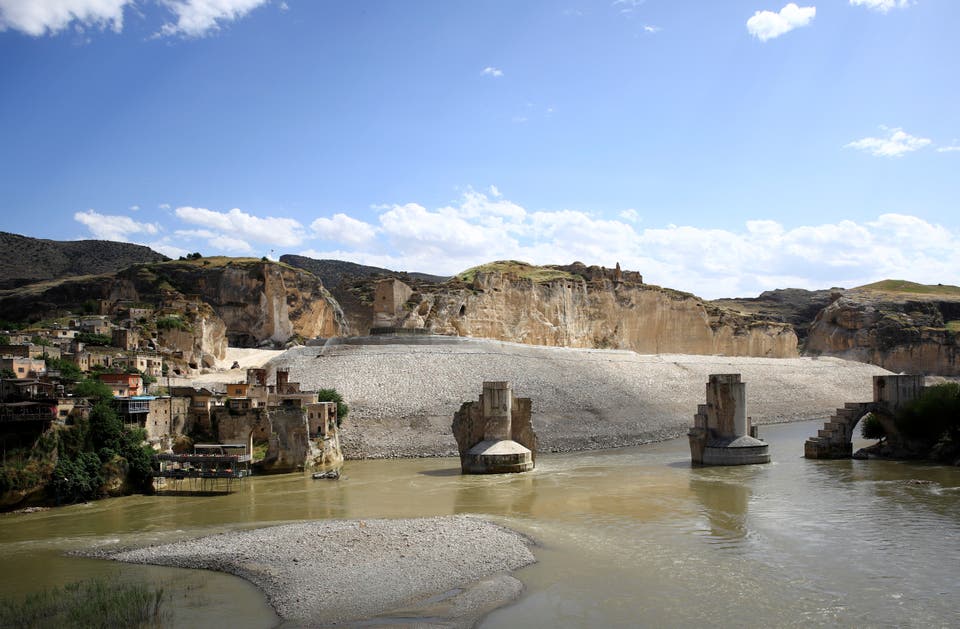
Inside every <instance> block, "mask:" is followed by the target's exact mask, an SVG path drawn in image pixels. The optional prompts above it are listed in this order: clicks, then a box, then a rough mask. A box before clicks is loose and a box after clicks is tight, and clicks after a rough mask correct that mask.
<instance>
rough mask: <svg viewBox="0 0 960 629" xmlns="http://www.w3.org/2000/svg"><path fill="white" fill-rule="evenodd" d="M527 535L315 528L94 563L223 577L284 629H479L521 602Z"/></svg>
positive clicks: (270, 531) (359, 523)
mask: <svg viewBox="0 0 960 629" xmlns="http://www.w3.org/2000/svg"><path fill="white" fill-rule="evenodd" d="M534 545H535V543H534V541H533V540H532V539H531V538H529V537H528V536H526V535H523V534H521V533H519V532H517V531H514V530H512V529H509V528H506V527H504V526H502V525H500V524H496V523H495V522H493V521H490V520H487V519H484V518H481V517H476V516H467V515H455V516H438V517H429V518H412V519H395V520H391V519H371V520H315V521H306V522H297V523H293V524H281V525H277V526H269V527H264V528H257V529H249V530H243V531H231V532H226V533H221V534H218V535H211V536H206V537H200V538H195V539H190V540H183V541H179V542H174V543H170V544H162V545H157V546H148V547H143V548H132V549H131V548H126V549H117V550H98V551H94V552H90V553H86V552H84V553H79V554H81V555H83V556H86V557H92V558H101V559H110V560H114V561H122V562H128V563H139V564H155V565H161V566H172V567H178V568H194V569H205V570H216V571H219V572H225V573H228V574H232V575H235V576H238V577H241V578H243V579H245V580H247V581H249V582H250V583H252V584H253V585H255V586H256V587H257V588H258V589H259V590H260V591H261V592H263V593H264V594H265V596H266V598H267V601H268V603H269V604H270V606H271V607H273V609H274V610H275V611H276V613H277V615H278V616H279V617H280V618H281V619H283V621H284V624H283V626H285V627H287V626H317V625H333V624H347V625H350V624H354V623H359V624H360V625H361V626H379V625H381V624H382V625H384V626H386V625H390V626H397V625H405V624H410V625H416V626H430V627H464V628H466V627H472V626H474V625H475V624H476V623H477V622H478V621H479V620H480V619H481V618H482V617H483V616H485V615H486V614H488V613H490V612H491V611H493V610H494V609H496V608H498V607H501V606H503V605H505V604H507V603H509V602H511V601H513V600H516V598H518V597H519V596H520V594H521V592H522V590H523V584H522V583H521V582H520V581H519V580H517V579H516V578H515V577H514V576H512V575H511V573H512V572H513V571H515V570H518V569H519V568H522V567H524V566H527V565H530V564H532V563H534V562H535V561H536V558H535V557H534V555H533V553H532V552H531V550H530V548H531V546H534Z"/></svg>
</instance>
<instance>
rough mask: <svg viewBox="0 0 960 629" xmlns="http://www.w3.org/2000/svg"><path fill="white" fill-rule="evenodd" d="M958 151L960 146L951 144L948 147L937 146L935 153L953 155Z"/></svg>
mask: <svg viewBox="0 0 960 629" xmlns="http://www.w3.org/2000/svg"><path fill="white" fill-rule="evenodd" d="M957 151H960V145H958V144H952V145H950V146H938V147H937V153H955V152H957Z"/></svg>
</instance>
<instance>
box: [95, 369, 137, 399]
mask: <svg viewBox="0 0 960 629" xmlns="http://www.w3.org/2000/svg"><path fill="white" fill-rule="evenodd" d="M97 377H98V378H99V379H100V381H101V382H103V383H104V384H105V385H107V386H108V387H110V390H111V392H112V393H113V397H117V398H125V397H136V396H139V395H141V394H142V393H143V378H141V377H140V374H138V373H102V374H100V375H99V376H97Z"/></svg>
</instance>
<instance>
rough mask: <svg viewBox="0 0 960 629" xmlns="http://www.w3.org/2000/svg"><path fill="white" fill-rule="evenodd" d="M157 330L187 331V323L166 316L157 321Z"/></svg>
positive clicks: (188, 327)
mask: <svg viewBox="0 0 960 629" xmlns="http://www.w3.org/2000/svg"><path fill="white" fill-rule="evenodd" d="M157 329H158V330H189V329H190V326H188V325H187V322H186V321H184V320H183V319H181V318H180V317H178V316H176V315H168V316H166V317H160V318H158V319H157Z"/></svg>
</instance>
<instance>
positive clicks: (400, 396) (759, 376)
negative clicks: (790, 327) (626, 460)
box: [267, 337, 889, 459]
mask: <svg viewBox="0 0 960 629" xmlns="http://www.w3.org/2000/svg"><path fill="white" fill-rule="evenodd" d="M267 367H268V368H269V369H270V370H271V371H273V370H275V369H277V368H281V369H288V370H289V371H290V379H291V381H295V382H300V383H301V387H302V388H304V389H320V388H335V389H337V391H339V392H340V393H341V394H342V395H343V397H344V400H345V401H346V402H347V403H348V404H349V405H350V415H349V416H348V417H347V418H346V420H345V421H344V422H343V426H342V428H341V443H342V447H343V451H344V455H345V456H346V457H347V458H352V459H362V458H397V457H424V456H454V455H456V453H457V448H456V442H455V440H454V438H453V435H452V432H451V428H450V426H451V422H452V419H453V414H454V413H455V412H456V411H457V409H459V408H460V405H461V404H462V403H463V402H467V401H471V400H476V399H477V396H478V395H479V394H480V391H481V387H482V383H483V381H484V380H507V381H510V382H511V384H512V385H513V391H514V393H515V394H516V395H517V396H518V397H526V398H530V399H531V400H532V401H533V426H534V430H535V431H536V432H537V438H538V440H539V447H540V451H541V452H569V451H580V450H596V449H605V448H618V447H625V446H633V445H640V444H643V443H649V442H652V441H664V440H666V439H672V438H674V437H677V436H680V435H683V434H686V432H687V430H688V429H689V427H690V425H692V422H693V415H694V414H695V413H696V411H697V406H698V405H699V404H703V403H704V402H705V399H704V398H705V385H706V382H707V379H708V377H709V375H710V374H714V373H740V374H742V377H743V381H744V382H746V385H747V414H748V415H749V416H751V417H752V419H753V423H754V424H770V423H783V422H792V421H803V420H808V419H823V418H826V417H829V416H830V415H831V414H832V413H833V412H834V411H835V410H836V409H837V408H840V407H842V406H843V405H844V403H846V402H854V401H868V400H871V399H872V398H873V391H872V376H874V375H880V374H887V373H889V372H887V371H886V370H884V369H881V368H879V367H876V366H874V365H869V364H865V363H858V362H852V361H846V360H840V359H836V358H787V359H778V358H747V357H732V356H695V355H681V354H657V355H643V354H637V353H634V352H630V351H623V350H594V349H575V348H563V347H542V346H534V345H523V344H518V343H505V342H500V341H490V340H484V339H470V338H458V337H432V338H431V337H413V338H403V337H370V338H368V339H362V338H359V339H348V340H347V341H346V342H340V341H334V342H331V343H330V344H328V345H326V346H324V347H298V348H294V349H291V350H288V351H286V352H284V353H282V354H280V355H278V356H276V357H274V358H273V359H272V360H271V361H270V362H269V364H268V365H267Z"/></svg>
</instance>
